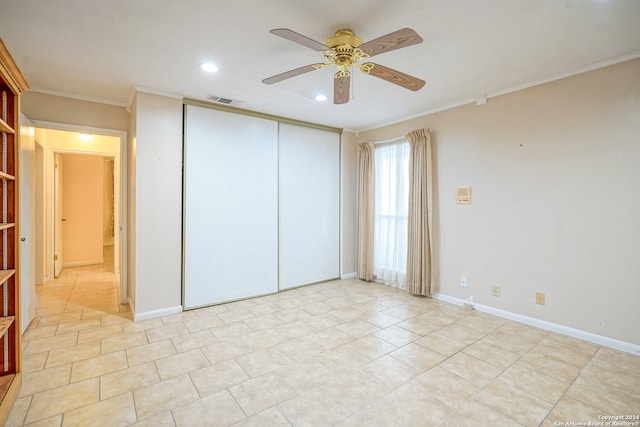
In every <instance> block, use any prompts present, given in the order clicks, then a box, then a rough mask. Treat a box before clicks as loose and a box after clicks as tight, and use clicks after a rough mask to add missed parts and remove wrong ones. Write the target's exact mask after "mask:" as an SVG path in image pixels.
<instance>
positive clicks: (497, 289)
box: [491, 284, 500, 297]
mask: <svg viewBox="0 0 640 427" xmlns="http://www.w3.org/2000/svg"><path fill="white" fill-rule="evenodd" d="M491 295H493V296H494V297H499V296H500V285H496V284H493V285H491Z"/></svg>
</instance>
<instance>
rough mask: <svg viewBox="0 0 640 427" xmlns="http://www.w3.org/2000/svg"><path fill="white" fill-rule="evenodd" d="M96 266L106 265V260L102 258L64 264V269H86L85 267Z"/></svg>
mask: <svg viewBox="0 0 640 427" xmlns="http://www.w3.org/2000/svg"><path fill="white" fill-rule="evenodd" d="M95 264H104V259H103V258H100V259H93V260H87V261H75V262H65V263H64V264H62V268H69V267H84V266H85V265H95Z"/></svg>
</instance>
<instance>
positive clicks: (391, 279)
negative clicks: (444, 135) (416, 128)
mask: <svg viewBox="0 0 640 427" xmlns="http://www.w3.org/2000/svg"><path fill="white" fill-rule="evenodd" d="M409 152H410V147H409V142H408V141H407V140H406V139H405V138H399V139H396V140H393V141H390V142H386V143H383V144H379V145H378V146H376V147H375V152H374V159H375V184H374V186H375V215H374V250H373V253H374V255H373V274H374V277H375V280H376V281H378V282H381V283H384V284H387V285H390V286H394V287H398V288H401V289H405V288H406V270H407V235H408V229H407V215H408V195H409Z"/></svg>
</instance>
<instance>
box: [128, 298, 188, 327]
mask: <svg viewBox="0 0 640 427" xmlns="http://www.w3.org/2000/svg"><path fill="white" fill-rule="evenodd" d="M129 304H130V305H131V309H133V305H132V304H131V302H129ZM177 313H182V306H181V305H176V306H175V307H166V308H161V309H160V310H153V311H146V312H144V313H133V321H134V322H137V321H139V320H147V319H153V318H156V317H162V316H168V315H170V314H177Z"/></svg>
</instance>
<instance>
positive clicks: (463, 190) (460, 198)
mask: <svg viewBox="0 0 640 427" xmlns="http://www.w3.org/2000/svg"><path fill="white" fill-rule="evenodd" d="M456 203H457V204H469V203H471V187H456Z"/></svg>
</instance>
